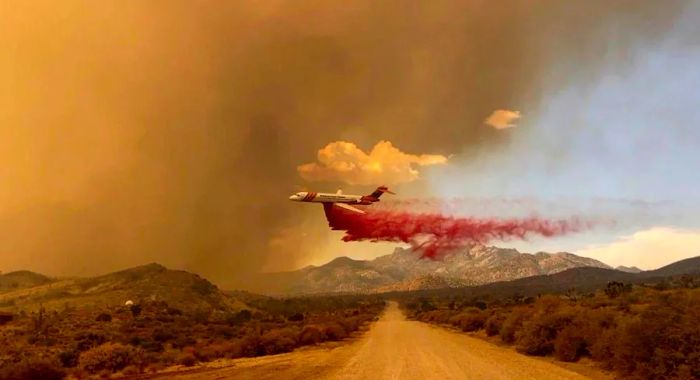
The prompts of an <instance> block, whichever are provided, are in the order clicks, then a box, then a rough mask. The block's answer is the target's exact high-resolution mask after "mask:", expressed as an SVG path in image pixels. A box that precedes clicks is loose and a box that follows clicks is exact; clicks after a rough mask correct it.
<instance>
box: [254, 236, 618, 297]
mask: <svg viewBox="0 0 700 380" xmlns="http://www.w3.org/2000/svg"><path fill="white" fill-rule="evenodd" d="M577 267H596V268H606V269H607V268H610V267H609V266H607V265H605V264H603V263H601V262H600V261H597V260H593V259H590V258H586V257H580V256H576V255H574V254H571V253H566V252H559V253H545V252H538V253H535V254H529V253H521V252H518V251H517V250H515V249H505V248H498V247H486V246H483V245H473V246H470V247H466V248H464V249H459V250H454V251H451V252H449V253H447V254H446V255H444V257H442V258H441V259H440V260H431V259H423V258H421V257H420V254H419V253H418V252H415V251H413V250H411V249H402V248H397V249H395V250H394V252H393V253H392V254H390V255H385V256H381V257H378V258H376V259H374V260H353V259H350V258H348V257H339V258H336V259H334V260H333V261H331V262H329V263H328V264H325V265H322V266H318V267H314V266H310V267H306V268H304V269H300V270H297V271H292V272H279V273H270V274H264V275H261V277H260V281H259V284H258V285H257V287H255V288H253V289H250V290H252V291H257V292H263V293H277V294H313V293H337V292H350V293H358V292H359V293H367V292H387V291H402V290H419V289H437V288H444V287H463V286H474V285H481V284H487V283H492V282H498V281H508V280H514V279H518V278H524V277H531V276H537V275H547V274H553V273H557V272H561V271H564V270H566V269H570V268H577Z"/></svg>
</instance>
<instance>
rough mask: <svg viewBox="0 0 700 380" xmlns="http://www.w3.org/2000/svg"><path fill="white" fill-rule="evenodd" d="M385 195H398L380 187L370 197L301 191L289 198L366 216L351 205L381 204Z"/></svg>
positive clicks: (339, 191) (340, 192)
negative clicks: (380, 198) (380, 199)
mask: <svg viewBox="0 0 700 380" xmlns="http://www.w3.org/2000/svg"><path fill="white" fill-rule="evenodd" d="M384 193H389V194H396V193H394V192H392V191H390V190H389V188H388V187H386V186H379V187H378V188H377V190H374V191H373V192H372V194H369V195H349V194H343V191H342V190H338V192H336V193H335V194H333V193H315V192H312V191H301V192H298V193H296V194H293V195H292V196H290V197H289V200H290V201H297V202H317V203H323V205H324V208H327V207H329V206H332V205H335V206H338V207H341V208H344V209H346V210H348V211H352V212H356V213H359V214H365V212H364V211H362V210H360V209H358V208H355V207H352V206H350V205H371V204H372V203H374V202H379V197H381V196H382V194H384Z"/></svg>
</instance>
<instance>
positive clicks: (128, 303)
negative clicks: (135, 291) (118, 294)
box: [124, 300, 134, 306]
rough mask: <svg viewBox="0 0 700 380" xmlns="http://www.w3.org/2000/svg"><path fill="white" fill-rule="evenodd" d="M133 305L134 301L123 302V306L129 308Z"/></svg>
mask: <svg viewBox="0 0 700 380" xmlns="http://www.w3.org/2000/svg"><path fill="white" fill-rule="evenodd" d="M133 304H134V301H132V300H128V301H126V302H124V306H131V305H133Z"/></svg>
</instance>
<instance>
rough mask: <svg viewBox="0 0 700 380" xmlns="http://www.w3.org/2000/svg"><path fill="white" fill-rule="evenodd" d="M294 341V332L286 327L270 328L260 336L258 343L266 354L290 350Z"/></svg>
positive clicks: (294, 343)
mask: <svg viewBox="0 0 700 380" xmlns="http://www.w3.org/2000/svg"><path fill="white" fill-rule="evenodd" d="M296 342H297V334H296V332H295V331H293V330H291V329H288V328H287V329H275V330H270V331H268V332H266V333H265V334H263V336H262V337H260V344H261V345H262V347H263V350H264V351H265V354H267V355H272V354H281V353H283V352H289V351H292V350H293V349H294V348H295V347H296V344H297V343H296Z"/></svg>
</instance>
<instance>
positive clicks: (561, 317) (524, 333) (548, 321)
mask: <svg viewBox="0 0 700 380" xmlns="http://www.w3.org/2000/svg"><path fill="white" fill-rule="evenodd" d="M545 310H546V311H543V312H542V313H539V314H537V315H535V316H534V317H533V318H532V319H530V320H527V321H525V322H524V323H523V325H522V328H521V329H520V330H519V331H518V332H516V333H515V348H516V350H518V351H519V352H522V353H526V354H528V355H547V354H550V353H552V352H553V351H554V339H556V337H557V333H558V332H559V331H561V330H563V329H564V327H565V326H567V325H568V324H570V323H571V321H573V317H574V314H573V312H572V311H569V310H563V311H558V312H551V309H549V308H547V307H546V305H545Z"/></svg>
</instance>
